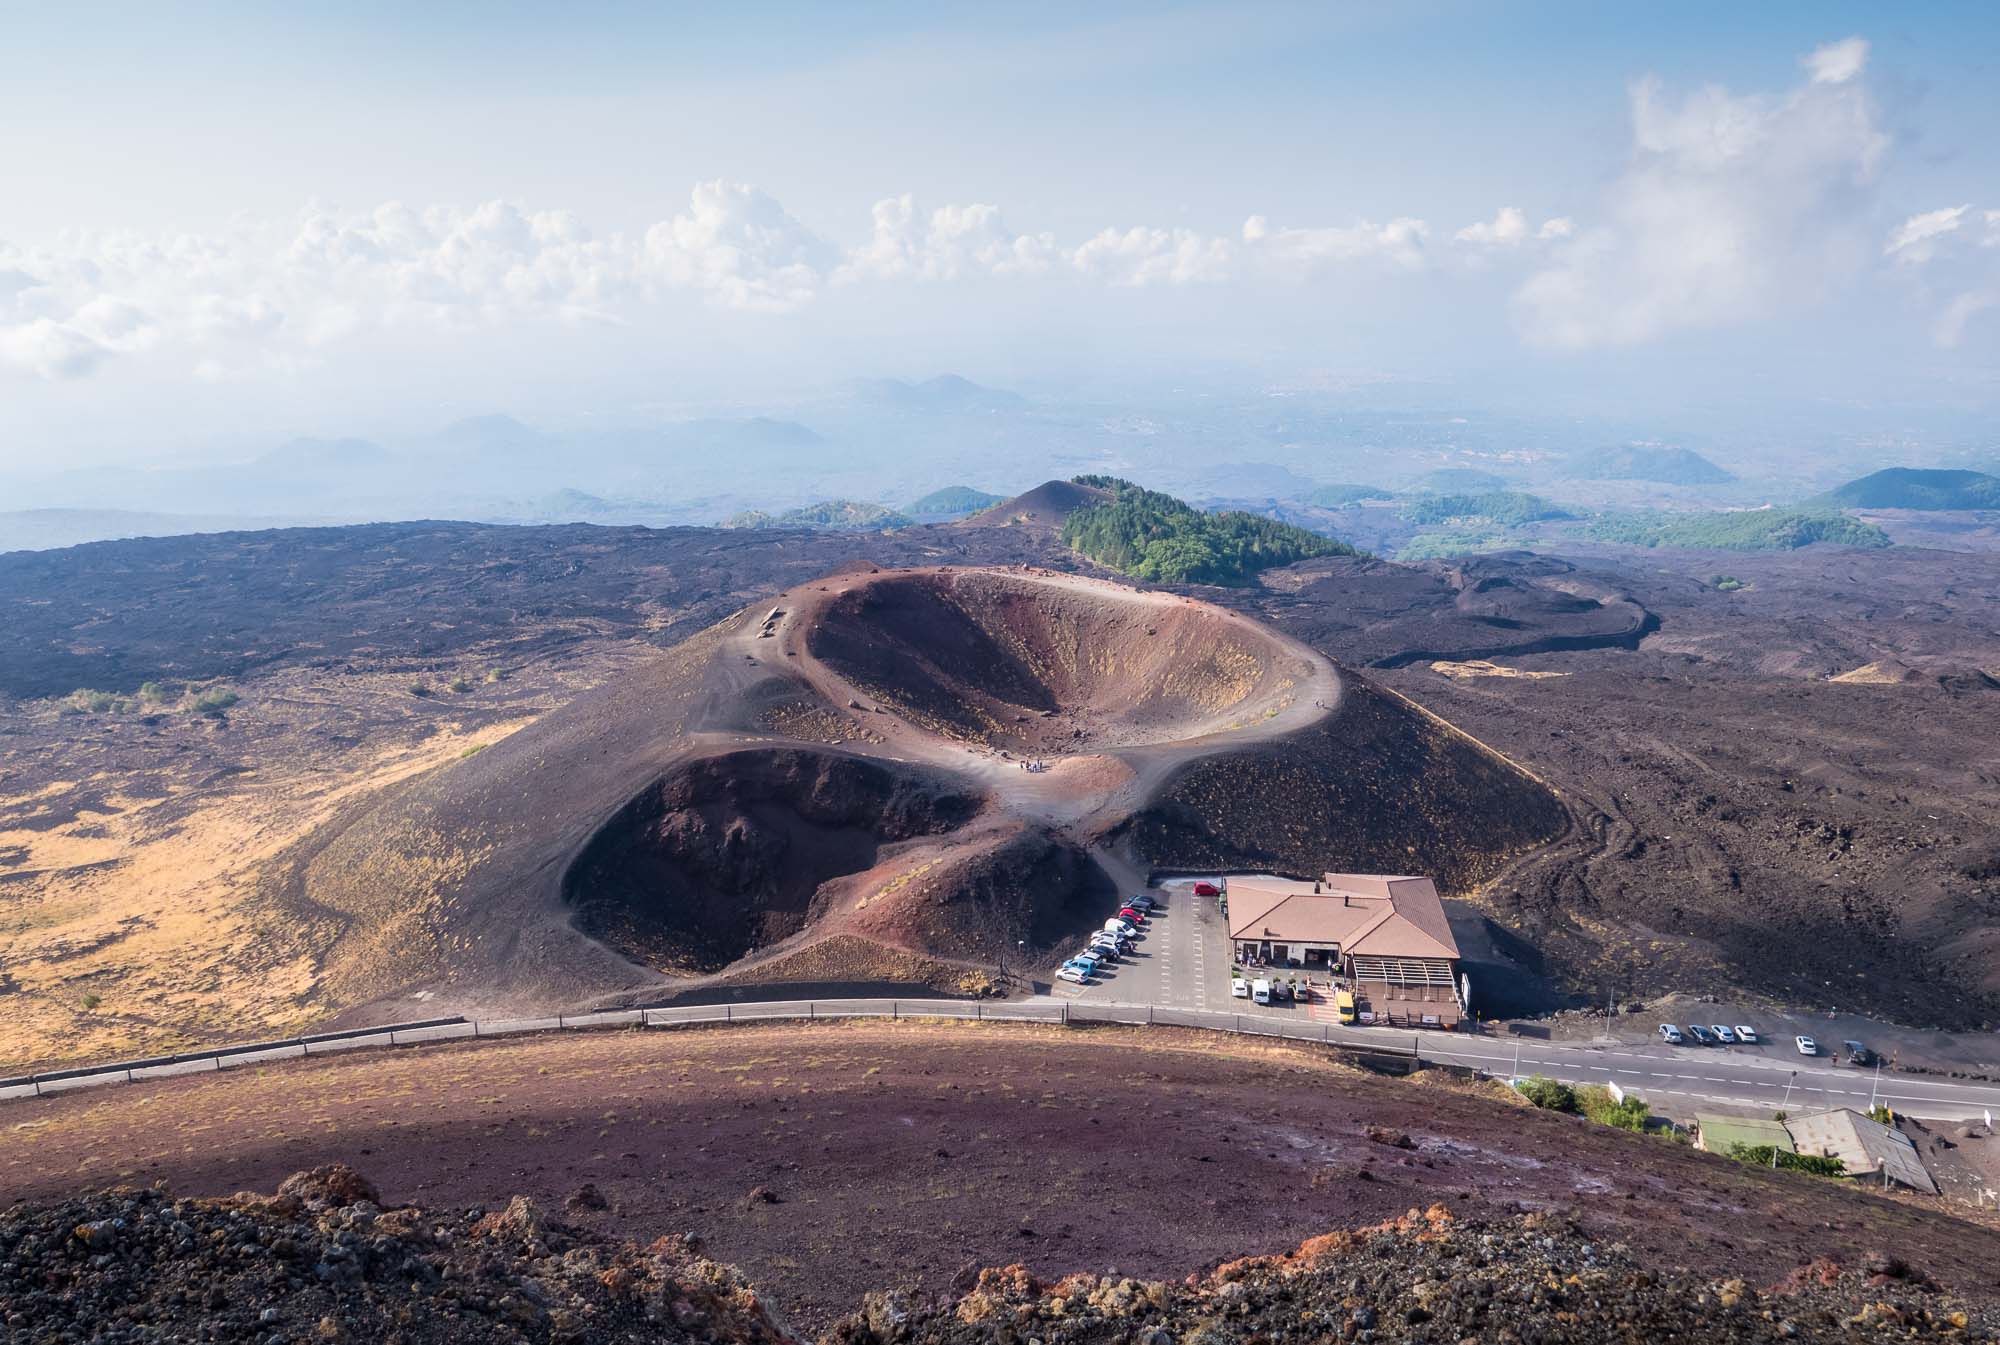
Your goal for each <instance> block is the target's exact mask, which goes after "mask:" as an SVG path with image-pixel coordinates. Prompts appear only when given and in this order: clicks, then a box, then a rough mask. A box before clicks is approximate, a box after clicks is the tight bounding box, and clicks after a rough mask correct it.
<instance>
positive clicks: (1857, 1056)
mask: <svg viewBox="0 0 2000 1345" xmlns="http://www.w3.org/2000/svg"><path fill="white" fill-rule="evenodd" d="M1840 1044H1841V1046H1842V1048H1843V1049H1845V1050H1846V1052H1847V1063H1848V1064H1850V1065H1872V1064H1874V1063H1875V1053H1874V1052H1873V1051H1871V1050H1869V1049H1868V1048H1867V1047H1866V1046H1863V1045H1862V1044H1861V1043H1860V1042H1858V1041H1844V1042H1842V1043H1840Z"/></svg>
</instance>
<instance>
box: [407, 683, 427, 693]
mask: <svg viewBox="0 0 2000 1345" xmlns="http://www.w3.org/2000/svg"><path fill="white" fill-rule="evenodd" d="M410 694H411V695H412V696H428V695H430V694H431V684H430V683H429V682H412V683H410Z"/></svg>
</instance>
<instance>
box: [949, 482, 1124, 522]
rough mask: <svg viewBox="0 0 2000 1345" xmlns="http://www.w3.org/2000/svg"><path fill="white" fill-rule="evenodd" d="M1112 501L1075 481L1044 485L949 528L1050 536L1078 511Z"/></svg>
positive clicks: (1100, 492) (1093, 487) (1098, 491)
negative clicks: (1022, 531)
mask: <svg viewBox="0 0 2000 1345" xmlns="http://www.w3.org/2000/svg"><path fill="white" fill-rule="evenodd" d="M1110 498H1111V492H1110V491H1108V490H1099V489H1098V488H1097V487H1095V486H1080V485H1078V484H1076V483H1075V482H1074V481H1044V482H1043V483H1042V484H1041V485H1039V486H1036V487H1035V488H1034V489H1033V490H1031V491H1028V492H1027V493H1026V494H1022V495H1016V496H1015V497H1014V498H1013V499H1011V500H1002V501H1001V502H1000V503H999V504H996V505H994V506H993V507H992V508H991V509H984V510H981V511H980V512H979V513H976V514H974V515H973V516H972V517H971V518H966V519H960V520H959V521H958V522H957V523H954V524H951V525H949V526H951V527H954V528H1010V527H1013V528H1025V529H1028V530H1030V531H1041V532H1051V531H1054V530H1055V529H1058V528H1060V527H1062V525H1063V520H1065V519H1067V518H1068V517H1069V516H1070V515H1071V514H1073V513H1075V512H1076V511H1077V510H1079V509H1082V508H1085V507H1087V506H1089V505H1093V504H1103V503H1104V502H1105V501H1107V500H1109V499H1110Z"/></svg>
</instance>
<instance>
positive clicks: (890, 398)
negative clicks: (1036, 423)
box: [854, 374, 1027, 411]
mask: <svg viewBox="0 0 2000 1345" xmlns="http://www.w3.org/2000/svg"><path fill="white" fill-rule="evenodd" d="M854 390H855V392H856V393H857V394H858V395H860V396H861V397H863V398H864V399H866V400H868V401H873V402H881V403H884V404H886V405H889V406H894V407H899V408H901V409H903V410H907V411H1005V410H1012V409H1014V408H1016V407H1020V406H1025V405H1027V399H1026V398H1025V397H1023V396H1021V394H1019V393H1018V392H1008V391H1006V390H1005V389H1002V388H989V387H984V386H982V385H980V384H978V383H975V382H973V381H972V380H971V379H969V378H960V377H959V376H958V375H957V374H940V375H938V376H937V377H936V378H927V379H925V380H924V381H923V382H921V383H906V382H904V381H903V380H902V379H900V378H867V379H862V380H860V381H859V382H857V383H856V384H855V385H854Z"/></svg>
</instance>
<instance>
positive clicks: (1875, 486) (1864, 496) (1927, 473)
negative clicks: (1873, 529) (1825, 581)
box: [1812, 467, 2000, 510]
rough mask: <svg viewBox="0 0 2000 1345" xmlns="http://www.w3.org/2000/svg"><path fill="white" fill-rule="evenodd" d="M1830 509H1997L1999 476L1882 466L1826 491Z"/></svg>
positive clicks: (1823, 498)
mask: <svg viewBox="0 0 2000 1345" xmlns="http://www.w3.org/2000/svg"><path fill="white" fill-rule="evenodd" d="M1812 503H1814V504H1821V505H1825V506H1826V507H1827V508H1829V509H1926V510H1937V509H2000V476H1989V475H1988V474H1986V473H1985V472H1967V471H1946V470H1941V469H1930V468H1922V467H1885V468H1883V469H1882V470H1881V471H1879V472H1871V473H1869V474H1868V475H1867V476H1864V477H1861V478H1859V479H1857V480H1854V481H1849V482H1848V483H1847V484H1846V485H1844V486H1840V487H1838V488H1836V489H1834V490H1830V491H1828V492H1827V493H1826V494H1825V495H1822V496H1820V497H1819V498H1818V499H1817V500H1815V501H1812Z"/></svg>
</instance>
